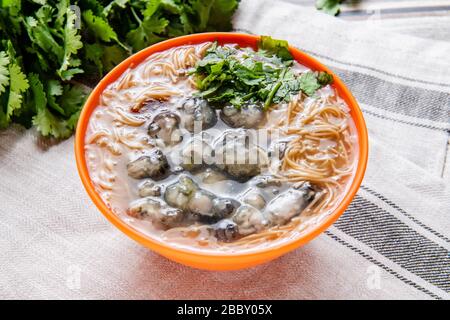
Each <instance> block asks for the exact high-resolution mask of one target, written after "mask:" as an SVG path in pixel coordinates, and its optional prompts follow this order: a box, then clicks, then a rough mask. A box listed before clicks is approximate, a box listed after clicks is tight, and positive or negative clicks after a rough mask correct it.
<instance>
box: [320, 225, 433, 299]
mask: <svg viewBox="0 0 450 320" xmlns="http://www.w3.org/2000/svg"><path fill="white" fill-rule="evenodd" d="M325 234H326V235H327V236H329V237H330V238H332V239H333V240H335V241H337V242H338V243H340V244H342V245H344V246H346V247H347V248H349V249H351V250H352V251H354V252H356V253H358V254H359V255H360V256H362V257H364V258H365V259H367V260H369V261H370V262H371V263H373V264H374V265H376V266H378V267H380V268H382V269H383V270H385V271H386V272H388V273H390V274H391V275H393V276H394V277H396V278H397V279H399V280H401V281H403V282H404V283H406V284H408V285H410V286H412V287H414V288H416V289H417V290H419V291H421V292H423V293H426V294H427V295H429V296H430V297H432V298H435V299H438V300H442V297H440V296H438V295H436V294H434V293H433V292H431V291H429V290H428V289H426V288H424V287H422V286H421V285H419V284H417V283H416V282H414V281H412V280H409V279H407V278H405V277H404V276H402V275H401V274H399V273H398V272H396V271H394V270H392V269H391V268H389V267H388V266H386V265H384V264H383V263H381V262H379V261H378V260H376V259H375V258H374V257H372V256H371V255H369V254H367V253H365V252H364V251H362V250H360V249H358V248H356V247H355V246H353V245H351V244H350V243H348V242H347V241H345V240H342V239H341V238H339V237H338V236H337V235H335V234H333V233H332V232H331V231H328V230H327V231H325Z"/></svg>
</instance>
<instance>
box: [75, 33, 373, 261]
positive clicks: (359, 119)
mask: <svg viewBox="0 0 450 320" xmlns="http://www.w3.org/2000/svg"><path fill="white" fill-rule="evenodd" d="M259 38H260V37H259V36H255V35H248V34H239V33H225V32H223V33H221V32H214V33H200V34H194V35H188V36H183V37H178V38H174V39H170V40H167V41H163V42H160V43H158V44H155V45H152V46H150V47H148V48H146V49H144V50H142V51H139V52H138V53H136V54H134V55H132V56H130V57H129V58H128V59H126V60H124V61H123V62H121V63H120V64H119V65H118V66H116V67H115V68H114V69H113V70H112V71H111V72H109V73H108V74H107V75H106V76H105V77H104V78H103V79H102V80H101V81H100V82H99V83H98V85H97V86H96V87H95V89H94V90H93V91H92V93H91V94H90V96H89V98H88V99H87V101H86V103H85V105H84V107H83V110H82V112H81V115H80V120H79V122H78V126H77V130H76V138H75V155H76V161H77V167H78V172H79V175H80V178H81V181H82V182H83V185H84V187H85V188H86V191H87V193H88V194H89V196H90V197H91V199H92V201H93V202H94V203H95V205H96V206H97V208H98V209H99V210H100V211H101V212H102V213H103V214H104V215H105V217H106V218H107V219H108V220H109V221H110V222H112V223H113V224H114V225H115V226H116V227H117V228H119V229H120V230H121V231H123V232H124V233H125V234H126V235H128V236H129V237H130V238H132V239H134V240H136V241H137V242H139V243H140V244H142V245H144V246H146V247H148V248H150V249H152V250H153V251H155V252H157V253H159V254H161V255H162V256H164V257H166V258H168V259H171V260H173V261H176V262H179V263H182V264H184V265H188V266H191V267H195V268H200V269H208V270H233V269H241V268H247V267H251V266H254V265H257V264H260V263H264V262H267V261H270V260H273V259H275V258H277V257H279V256H281V255H283V254H285V253H287V252H289V251H292V250H294V249H296V248H298V247H300V246H301V245H304V244H305V243H307V242H309V241H311V240H312V239H313V238H315V237H316V236H318V235H319V234H320V233H321V232H323V231H324V230H325V229H327V228H328V227H329V226H330V225H331V224H332V223H333V222H334V221H336V220H337V219H338V218H339V217H340V216H341V215H342V213H343V212H344V211H345V209H346V208H347V206H348V205H349V204H350V202H351V201H352V199H353V197H354V196H355V194H356V192H357V191H358V188H359V186H360V184H361V181H362V179H363V176H364V172H365V169H366V164H367V158H368V136H367V128H366V125H365V122H364V118H363V115H362V112H361V110H360V108H359V106H358V104H357V102H356V100H355V99H354V97H353V96H352V94H351V93H350V91H349V90H348V89H347V87H346V86H345V85H344V83H343V82H342V81H341V80H340V79H339V78H338V77H337V76H336V75H335V74H334V73H333V72H331V71H330V70H329V69H328V68H327V67H325V66H324V65H323V64H321V63H320V62H318V61H317V60H316V59H314V58H312V57H311V56H309V55H307V54H305V53H304V52H302V51H300V50H298V49H296V48H294V47H290V51H291V53H292V55H293V56H294V59H296V60H297V61H298V62H300V63H301V64H303V65H305V66H307V67H309V68H310V69H312V70H320V71H327V72H328V73H330V74H332V75H333V78H334V83H333V87H334V88H335V89H336V90H337V92H338V94H339V96H340V97H341V98H343V99H344V100H345V101H346V103H347V104H348V106H349V108H350V110H351V111H350V114H351V116H352V118H353V120H354V122H355V125H356V130H357V134H358V143H359V144H358V147H359V158H358V164H357V168H356V171H355V175H354V177H353V181H352V183H351V185H350V187H349V188H348V192H347V194H345V196H344V198H343V200H342V201H341V203H340V204H339V206H338V207H337V208H336V209H335V210H334V211H333V212H332V213H331V214H330V215H329V216H327V217H326V218H325V219H323V220H322V221H321V222H320V223H318V224H317V225H315V226H314V227H312V228H310V229H309V230H307V232H305V233H304V234H302V235H301V236H300V237H298V238H296V239H293V240H291V241H289V242H286V243H282V244H279V245H277V246H274V247H271V248H264V249H259V250H257V251H254V252H250V253H238V252H236V253H231V254H230V253H227V254H224V253H221V252H217V253H209V252H208V253H206V252H198V251H190V250H187V249H180V248H175V247H172V246H171V245H170V244H169V243H165V242H162V241H159V240H156V239H152V238H150V237H149V236H147V235H145V234H143V233H141V232H139V231H137V230H136V229H134V228H133V227H131V226H130V225H128V224H126V223H125V222H124V221H122V220H121V219H120V218H119V217H118V216H116V215H115V214H114V213H113V212H112V211H111V210H110V209H109V208H108V206H107V205H106V203H105V202H104V201H103V200H102V199H101V197H100V195H99V194H98V193H97V192H96V191H95V188H94V185H93V183H92V181H91V179H90V177H89V172H88V168H87V165H86V159H85V134H86V129H87V126H88V123H89V118H90V116H91V114H92V112H93V110H94V109H95V108H96V107H97V105H98V102H99V98H100V95H101V93H102V92H103V90H104V89H105V88H106V87H107V86H108V85H109V84H110V83H112V82H114V81H115V80H116V79H117V78H118V77H119V76H120V75H121V74H122V73H123V72H125V71H126V70H127V69H128V68H132V67H134V66H137V65H138V64H140V63H141V62H142V61H144V60H145V58H147V57H148V56H150V55H151V54H153V53H155V52H159V51H163V50H167V49H170V48H172V47H177V46H181V45H187V44H197V43H202V42H206V41H218V43H219V44H225V43H237V44H239V45H240V46H243V47H253V48H254V49H256V47H257V42H258V40H259Z"/></svg>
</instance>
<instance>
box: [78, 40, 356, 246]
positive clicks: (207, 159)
mask: <svg viewBox="0 0 450 320" xmlns="http://www.w3.org/2000/svg"><path fill="white" fill-rule="evenodd" d="M326 76H327V75H326V74H321V73H317V72H313V71H312V70H309V69H308V68H306V67H305V66H303V65H301V64H299V63H298V62H295V61H293V60H292V61H291V60H289V57H288V58H287V59H285V58H284V57H283V56H282V53H273V52H270V50H262V49H261V50H259V51H258V52H257V51H254V50H253V49H250V48H240V47H238V46H237V45H234V44H227V45H224V46H218V45H217V44H215V43H209V42H208V43H202V44H196V45H186V46H182V47H176V48H172V49H170V50H167V51H163V52H159V53H155V54H153V55H151V56H150V57H148V58H147V59H146V60H145V61H143V62H142V63H141V64H139V65H137V66H135V67H133V68H130V69H128V70H127V71H126V72H124V73H123V74H122V76H121V77H120V78H119V79H117V81H115V82H114V83H112V84H110V85H109V86H108V87H107V89H106V90H104V92H103V93H102V95H101V98H100V102H99V105H98V107H97V108H96V109H95V110H94V112H93V114H92V116H91V118H90V122H89V126H88V132H87V134H86V147H85V152H86V159H87V165H88V169H89V174H90V177H91V179H92V182H93V183H94V186H95V188H96V190H97V192H98V193H99V194H100V195H101V197H102V199H103V200H104V202H105V203H106V204H107V205H108V206H109V207H110V208H111V209H112V210H113V212H114V213H115V214H116V215H118V216H119V217H120V218H121V219H123V220H124V221H125V222H126V223H128V224H130V225H131V226H133V227H134V228H136V229H138V230H139V231H141V232H143V233H144V234H146V235H148V236H149V237H151V238H153V239H155V240H158V241H164V242H165V243H169V244H170V245H172V246H175V247H183V248H187V249H190V250H201V251H205V250H206V251H216V252H217V251H228V252H233V251H239V252H241V251H251V250H256V249H258V248H261V247H266V246H274V245H277V244H280V243H281V242H283V241H287V240H289V239H292V238H296V237H298V236H299V235H300V234H301V233H302V232H304V231H305V230H307V228H308V227H309V226H311V225H312V224H314V223H317V222H318V221H320V219H323V218H324V217H326V216H327V215H328V214H329V213H330V212H331V211H332V210H333V209H334V208H335V207H336V206H337V205H338V204H339V203H340V200H341V198H342V197H343V195H344V194H345V190H346V188H347V187H348V185H349V182H350V181H351V179H352V176H353V172H354V167H355V166H354V164H355V162H356V161H355V160H356V159H355V157H356V155H357V153H358V152H357V150H356V146H357V141H356V139H357V137H356V134H355V128H354V124H353V121H352V119H351V117H350V115H349V110H348V107H347V105H346V104H345V102H344V101H343V100H342V99H341V98H340V97H339V96H338V95H337V93H336V92H335V91H334V89H333V87H332V86H331V85H330V84H329V82H330V81H331V79H328V78H326ZM323 77H324V78H323ZM322 78H323V79H325V80H324V81H322Z"/></svg>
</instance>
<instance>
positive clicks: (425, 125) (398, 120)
mask: <svg viewBox="0 0 450 320" xmlns="http://www.w3.org/2000/svg"><path fill="white" fill-rule="evenodd" d="M361 110H362V111H363V113H364V114H370V115H372V116H374V117H377V118H380V119H384V120H390V121H394V122H398V123H403V124H407V125H410V126H415V127H421V128H426V129H431V130H439V131H446V132H450V130H449V129H447V128H442V127H436V126H432V125H429V124H423V123H417V122H412V121H406V120H401V119H397V118H393V117H388V116H385V115H382V114H379V113H376V112H372V111H369V110H367V109H362V108H361Z"/></svg>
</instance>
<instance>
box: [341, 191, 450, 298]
mask: <svg viewBox="0 0 450 320" xmlns="http://www.w3.org/2000/svg"><path fill="white" fill-rule="evenodd" d="M335 226H336V228H338V229H339V230H341V231H342V232H344V233H346V234H348V235H349V236H351V237H353V238H355V239H357V240H359V241H361V242H362V243H364V244H365V245H367V246H369V247H370V248H372V249H374V250H375V251H377V252H378V253H380V254H381V255H383V256H385V257H386V258H388V259H390V260H391V261H393V262H395V263H396V264H398V265H399V266H401V267H402V268H404V269H406V270H408V271H409V272H411V273H413V274H415V275H416V276H418V277H420V278H422V279H423V280H425V281H427V282H429V283H430V284H433V285H435V286H436V287H438V288H440V289H442V290H444V291H445V292H450V281H449V279H450V256H449V252H448V250H446V249H445V248H443V247H442V246H440V245H439V244H437V243H435V242H433V241H431V240H430V239H428V238H426V237H424V236H423V235H421V234H420V233H418V232H417V231H415V230H413V229H411V228H410V227H409V226H407V225H406V224H404V223H403V222H402V221H401V220H399V219H398V218H396V217H395V216H393V215H391V214H390V213H389V212H387V211H385V210H384V209H382V208H380V207H378V206H377V205H376V204H374V203H372V202H371V201H369V200H366V199H364V198H362V197H361V196H359V195H357V196H356V197H355V199H354V200H353V202H352V203H351V204H350V206H349V208H348V209H347V210H346V211H345V213H344V214H343V215H342V216H341V217H340V218H339V220H338V221H337V222H336V223H335Z"/></svg>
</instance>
